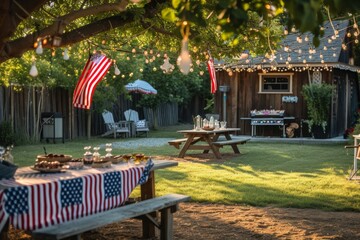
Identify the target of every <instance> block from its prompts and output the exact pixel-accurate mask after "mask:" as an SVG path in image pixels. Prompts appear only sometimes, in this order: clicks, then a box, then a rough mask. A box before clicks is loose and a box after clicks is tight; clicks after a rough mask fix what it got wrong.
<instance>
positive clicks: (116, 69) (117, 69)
mask: <svg viewBox="0 0 360 240" xmlns="http://www.w3.org/2000/svg"><path fill="white" fill-rule="evenodd" d="M114 67H115V71H114V74H115V75H116V76H118V75H120V73H121V72H120V70H119V68H118V66H117V65H116V62H115V61H114Z"/></svg>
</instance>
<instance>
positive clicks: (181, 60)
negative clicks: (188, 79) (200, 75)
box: [177, 39, 191, 75]
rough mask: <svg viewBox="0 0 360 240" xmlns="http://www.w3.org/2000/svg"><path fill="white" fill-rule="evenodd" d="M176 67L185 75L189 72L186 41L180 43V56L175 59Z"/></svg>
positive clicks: (189, 61) (189, 60)
mask: <svg viewBox="0 0 360 240" xmlns="http://www.w3.org/2000/svg"><path fill="white" fill-rule="evenodd" d="M177 65H178V66H179V68H180V71H181V72H182V73H183V74H185V75H187V74H188V73H189V71H190V66H191V58H190V54H189V51H188V40H187V39H183V40H182V41H181V53H180V56H179V57H178V59H177Z"/></svg>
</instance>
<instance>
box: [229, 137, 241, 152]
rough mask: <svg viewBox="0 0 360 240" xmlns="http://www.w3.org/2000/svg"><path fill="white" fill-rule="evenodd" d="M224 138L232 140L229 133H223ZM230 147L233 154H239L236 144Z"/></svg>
mask: <svg viewBox="0 0 360 240" xmlns="http://www.w3.org/2000/svg"><path fill="white" fill-rule="evenodd" d="M225 138H226V140H231V139H232V138H231V136H230V134H229V133H225ZM230 146H231V147H232V149H233V151H234V153H240V150H239V148H238V146H237V145H236V144H231V145H230Z"/></svg>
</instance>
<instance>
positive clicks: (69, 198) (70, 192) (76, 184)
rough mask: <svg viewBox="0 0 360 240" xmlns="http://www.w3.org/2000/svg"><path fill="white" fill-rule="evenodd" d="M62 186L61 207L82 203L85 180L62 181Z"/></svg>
mask: <svg viewBox="0 0 360 240" xmlns="http://www.w3.org/2000/svg"><path fill="white" fill-rule="evenodd" d="M60 184H61V196H60V199H61V205H62V207H67V206H71V205H75V204H81V203H82V198H83V197H82V195H83V194H82V193H83V180H82V179H81V178H75V179H70V180H62V181H60Z"/></svg>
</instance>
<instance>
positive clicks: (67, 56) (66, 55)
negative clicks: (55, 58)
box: [63, 48, 70, 60]
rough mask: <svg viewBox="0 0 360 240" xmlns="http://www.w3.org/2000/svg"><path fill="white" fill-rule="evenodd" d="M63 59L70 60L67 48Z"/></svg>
mask: <svg viewBox="0 0 360 240" xmlns="http://www.w3.org/2000/svg"><path fill="white" fill-rule="evenodd" d="M63 58H64V60H69V58H70V56H69V53H68V50H67V48H65V50H64V56H63Z"/></svg>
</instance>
